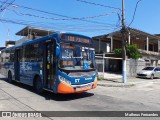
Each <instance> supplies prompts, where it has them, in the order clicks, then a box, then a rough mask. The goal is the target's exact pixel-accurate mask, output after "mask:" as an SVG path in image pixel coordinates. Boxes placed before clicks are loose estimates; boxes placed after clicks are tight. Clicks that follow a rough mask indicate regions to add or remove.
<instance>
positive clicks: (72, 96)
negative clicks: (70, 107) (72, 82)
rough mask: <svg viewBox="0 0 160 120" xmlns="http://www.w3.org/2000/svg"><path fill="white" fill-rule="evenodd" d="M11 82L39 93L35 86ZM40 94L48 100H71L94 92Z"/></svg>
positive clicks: (89, 95) (46, 92) (91, 94)
mask: <svg viewBox="0 0 160 120" xmlns="http://www.w3.org/2000/svg"><path fill="white" fill-rule="evenodd" d="M0 80H3V81H5V82H7V79H6V78H0ZM7 83H8V82H7ZM9 84H12V85H15V86H17V87H20V88H22V89H26V90H29V91H30V92H32V93H34V94H38V93H36V92H35V91H34V88H33V87H31V86H28V85H25V84H22V83H18V82H15V81H13V82H12V83H9ZM38 95H40V96H42V97H44V98H45V99H46V100H55V101H70V100H75V99H81V98H85V97H91V96H93V95H94V94H93V93H89V92H83V93H75V94H55V93H53V92H49V91H44V92H43V93H42V94H38Z"/></svg>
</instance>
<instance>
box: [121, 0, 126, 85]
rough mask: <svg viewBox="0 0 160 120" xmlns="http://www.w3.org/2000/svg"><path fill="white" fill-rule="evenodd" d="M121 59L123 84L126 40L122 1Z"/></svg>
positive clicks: (124, 81) (124, 79) (124, 80)
mask: <svg viewBox="0 0 160 120" xmlns="http://www.w3.org/2000/svg"><path fill="white" fill-rule="evenodd" d="M121 33H122V58H123V68H122V72H123V73H122V74H123V78H122V79H123V83H126V82H127V79H126V47H125V46H126V38H125V33H126V27H125V14H124V0H122V29H121Z"/></svg>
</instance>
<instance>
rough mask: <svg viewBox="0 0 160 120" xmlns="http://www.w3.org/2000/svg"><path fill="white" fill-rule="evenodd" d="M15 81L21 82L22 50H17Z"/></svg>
mask: <svg viewBox="0 0 160 120" xmlns="http://www.w3.org/2000/svg"><path fill="white" fill-rule="evenodd" d="M14 69H15V70H14V71H15V80H17V81H19V80H20V49H17V50H15V64H14Z"/></svg>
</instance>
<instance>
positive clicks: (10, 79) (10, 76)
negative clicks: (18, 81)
mask: <svg viewBox="0 0 160 120" xmlns="http://www.w3.org/2000/svg"><path fill="white" fill-rule="evenodd" d="M8 82H9V83H12V74H11V71H9V72H8Z"/></svg>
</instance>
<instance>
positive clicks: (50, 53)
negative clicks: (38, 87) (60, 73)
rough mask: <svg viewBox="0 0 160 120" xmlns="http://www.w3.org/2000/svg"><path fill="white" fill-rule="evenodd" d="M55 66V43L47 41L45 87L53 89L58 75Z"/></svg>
mask: <svg viewBox="0 0 160 120" xmlns="http://www.w3.org/2000/svg"><path fill="white" fill-rule="evenodd" d="M55 66H56V64H55V41H54V40H47V41H46V43H45V50H44V86H45V88H47V89H53V83H54V81H55V74H56V67H55Z"/></svg>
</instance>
